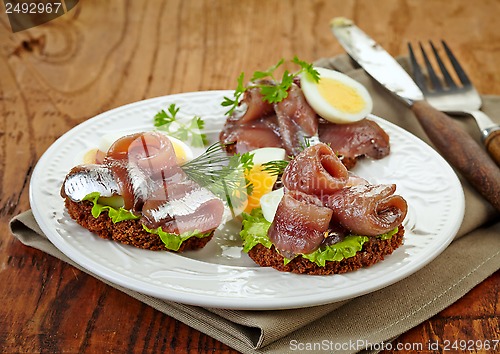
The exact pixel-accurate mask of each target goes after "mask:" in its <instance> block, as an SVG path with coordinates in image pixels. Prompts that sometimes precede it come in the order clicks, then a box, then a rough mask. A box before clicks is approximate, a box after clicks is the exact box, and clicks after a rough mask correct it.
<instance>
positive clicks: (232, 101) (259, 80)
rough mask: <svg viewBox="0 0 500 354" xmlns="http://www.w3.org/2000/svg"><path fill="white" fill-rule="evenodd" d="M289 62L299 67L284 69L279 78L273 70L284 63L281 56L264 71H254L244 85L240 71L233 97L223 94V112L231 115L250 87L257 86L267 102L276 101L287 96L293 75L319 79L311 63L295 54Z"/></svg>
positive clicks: (243, 78) (243, 76)
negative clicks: (248, 82)
mask: <svg viewBox="0 0 500 354" xmlns="http://www.w3.org/2000/svg"><path fill="white" fill-rule="evenodd" d="M291 62H292V63H294V64H297V65H298V66H300V69H299V70H297V71H295V72H290V71H288V70H285V71H284V72H283V75H282V76H281V78H280V79H279V80H278V78H277V77H276V75H275V71H276V69H278V68H279V67H280V66H281V65H283V64H284V63H285V59H283V58H282V59H280V60H279V61H278V63H276V64H275V65H273V66H271V67H270V68H269V69H267V70H266V71H255V72H254V73H253V76H252V78H251V79H250V84H248V85H246V86H245V85H244V80H245V74H244V73H241V74H240V76H238V79H237V83H238V85H237V87H236V89H235V90H234V95H233V98H230V97H227V96H224V101H222V103H221V105H222V106H223V107H228V108H229V110H228V111H227V112H226V113H225V114H226V115H231V114H232V113H233V112H234V110H235V109H236V108H237V107H238V105H239V102H240V99H241V96H242V95H243V94H244V93H245V91H247V90H249V89H251V88H256V87H257V88H259V89H260V93H261V94H262V96H263V99H264V100H265V101H267V102H269V103H278V102H281V101H282V100H284V99H285V98H287V97H288V89H289V88H290V87H291V86H292V84H293V79H294V77H296V76H298V75H301V74H305V75H308V76H309V78H310V79H311V80H313V81H314V82H318V81H319V73H318V71H317V70H316V69H314V67H313V65H312V64H311V63H307V62H305V61H303V60H300V59H299V58H297V56H295V57H294V58H293V59H292V60H291ZM264 79H271V80H272V81H271V82H267V81H265V80H264Z"/></svg>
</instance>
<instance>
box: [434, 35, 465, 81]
mask: <svg viewBox="0 0 500 354" xmlns="http://www.w3.org/2000/svg"><path fill="white" fill-rule="evenodd" d="M441 44H442V45H443V47H444V50H445V51H446V55H447V56H448V58H449V59H450V62H451V65H453V68H454V69H455V71H456V72H457V75H458V78H459V79H460V82H461V83H462V84H463V85H464V86H466V85H472V84H471V82H470V80H469V78H468V77H467V74H466V73H465V71H464V69H462V66H461V65H460V63H459V62H458V60H457V59H456V58H455V56H454V55H453V53H452V52H451V50H450V48H448V45H447V44H446V42H445V41H443V40H441Z"/></svg>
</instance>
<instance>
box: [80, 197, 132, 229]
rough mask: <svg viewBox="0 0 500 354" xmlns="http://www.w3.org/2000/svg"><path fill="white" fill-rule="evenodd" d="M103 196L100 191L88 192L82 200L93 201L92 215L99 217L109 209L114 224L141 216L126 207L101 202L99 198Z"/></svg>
mask: <svg viewBox="0 0 500 354" xmlns="http://www.w3.org/2000/svg"><path fill="white" fill-rule="evenodd" d="M100 197H101V194H100V193H99V192H93V193H90V194H87V195H86V196H85V197H84V198H83V199H82V200H88V201H91V202H92V203H93V204H94V206H93V207H92V216H93V217H94V218H97V217H98V216H99V215H101V213H102V212H104V211H107V212H108V216H109V218H110V219H111V221H113V223H114V224H116V223H117V222H120V221H124V220H137V219H139V218H140V216H138V215H135V214H134V213H132V212H131V211H130V210H127V209H124V208H121V207H120V208H114V207H112V206H109V205H104V204H100V203H99V198H100Z"/></svg>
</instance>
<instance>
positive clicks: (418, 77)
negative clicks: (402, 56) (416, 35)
mask: <svg viewBox="0 0 500 354" xmlns="http://www.w3.org/2000/svg"><path fill="white" fill-rule="evenodd" d="M408 52H409V53H410V62H411V67H412V70H413V79H414V80H415V83H416V84H417V86H418V87H420V89H421V90H422V92H427V84H426V82H425V76H424V73H423V72H422V69H420V65H418V62H417V58H415V53H414V52H413V47H412V46H411V43H410V42H408Z"/></svg>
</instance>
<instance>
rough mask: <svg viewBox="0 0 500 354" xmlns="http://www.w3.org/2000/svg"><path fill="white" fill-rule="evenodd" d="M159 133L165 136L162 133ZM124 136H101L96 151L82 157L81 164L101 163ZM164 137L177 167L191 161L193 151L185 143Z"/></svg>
mask: <svg viewBox="0 0 500 354" xmlns="http://www.w3.org/2000/svg"><path fill="white" fill-rule="evenodd" d="M161 133H162V134H165V133H164V132H161ZM125 135H127V133H124V132H121V133H120V132H113V133H108V134H105V135H103V136H102V137H101V139H100V140H99V144H98V146H97V149H91V150H89V151H87V152H86V153H85V154H84V155H83V163H102V160H103V159H104V157H105V156H106V153H107V151H108V150H109V148H110V147H111V145H113V143H114V142H115V141H117V140H118V139H120V138H121V137H124V136H125ZM165 136H166V137H167V138H168V139H169V140H170V142H171V143H172V146H173V148H174V152H175V156H176V158H177V163H178V164H179V165H181V164H183V163H185V162H187V161H190V160H192V159H193V156H194V155H193V150H192V149H191V148H190V147H189V146H188V145H187V144H186V143H184V142H183V141H181V140H179V139H177V138H174V137H172V136H170V135H167V134H165Z"/></svg>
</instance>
